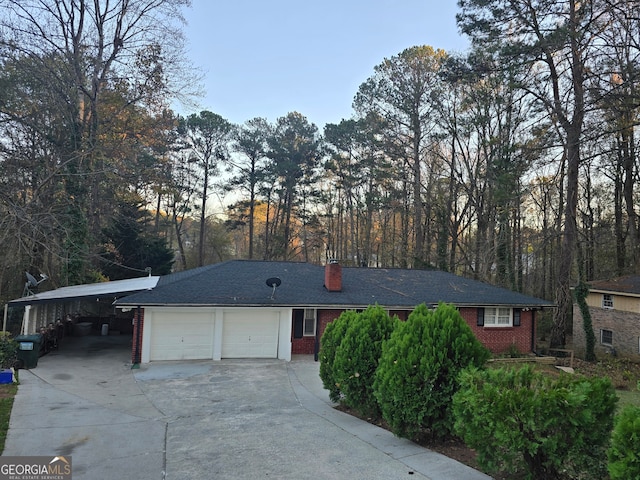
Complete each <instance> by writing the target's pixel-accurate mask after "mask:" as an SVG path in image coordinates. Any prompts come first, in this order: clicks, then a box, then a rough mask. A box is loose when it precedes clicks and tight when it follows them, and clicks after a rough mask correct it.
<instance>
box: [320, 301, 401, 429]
mask: <svg viewBox="0 0 640 480" xmlns="http://www.w3.org/2000/svg"><path fill="white" fill-rule="evenodd" d="M394 325H395V321H394V320H393V319H392V318H391V317H389V314H388V313H387V312H386V311H385V310H384V309H383V308H381V307H379V306H370V307H368V308H367V309H366V310H365V311H363V312H361V313H359V314H358V315H357V316H356V317H355V318H354V319H353V320H352V321H351V322H349V324H348V326H347V329H346V331H345V333H344V338H343V339H342V342H340V345H339V346H338V348H337V349H336V355H335V361H334V365H333V369H334V375H335V378H336V380H337V382H338V385H339V388H340V391H341V392H342V395H343V399H342V401H343V402H344V404H345V405H347V406H349V407H351V408H353V409H354V410H356V411H358V412H360V413H361V414H363V415H368V416H372V417H379V416H380V407H379V406H378V401H377V399H376V397H375V395H374V394H373V381H374V378H375V372H376V369H377V368H378V363H379V361H380V356H381V354H382V344H383V343H384V342H385V341H386V340H387V339H388V338H389V335H391V332H392V331H393V328H394Z"/></svg>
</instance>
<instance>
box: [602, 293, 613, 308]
mask: <svg viewBox="0 0 640 480" xmlns="http://www.w3.org/2000/svg"><path fill="white" fill-rule="evenodd" d="M602 308H613V295H611V294H610V293H605V294H603V295H602Z"/></svg>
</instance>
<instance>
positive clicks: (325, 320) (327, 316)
mask: <svg viewBox="0 0 640 480" xmlns="http://www.w3.org/2000/svg"><path fill="white" fill-rule="evenodd" d="M342 312H343V310H318V322H319V323H318V335H319V337H318V338H322V334H323V333H324V330H325V328H327V325H328V324H329V322H332V321H333V320H335V319H336V318H338V317H339V316H340V314H341V313H342ZM389 313H390V314H391V315H392V316H393V315H397V316H398V317H399V318H400V320H406V319H407V317H408V316H409V314H410V313H411V312H409V311H402V310H397V311H396V310H394V311H391V312H389ZM460 314H461V315H462V318H464V319H465V321H466V322H467V324H468V325H469V327H471V330H472V331H473V333H474V334H475V336H476V337H477V338H478V340H480V342H482V344H483V345H484V346H485V347H487V348H488V349H489V350H490V351H491V353H494V354H501V353H505V352H507V351H509V349H510V348H512V345H514V346H515V347H516V348H517V349H518V350H519V351H520V352H521V353H529V352H531V345H532V342H531V340H532V339H531V335H532V322H533V315H534V312H533V311H531V310H527V311H522V312H521V314H520V326H519V327H478V326H477V325H476V323H477V309H476V308H460ZM292 321H293V319H292ZM314 346H315V339H314V338H313V337H304V338H293V339H292V345H291V353H292V354H294V355H301V354H303V355H304V354H313V353H314Z"/></svg>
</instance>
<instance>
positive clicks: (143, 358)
mask: <svg viewBox="0 0 640 480" xmlns="http://www.w3.org/2000/svg"><path fill="white" fill-rule="evenodd" d="M439 302H445V303H451V304H454V305H455V306H456V307H457V308H458V309H459V311H460V313H461V315H462V317H463V318H464V319H465V320H466V321H467V323H468V324H469V326H470V327H471V329H472V330H473V332H474V333H475V335H476V336H477V337H478V339H479V340H480V341H481V342H482V343H483V344H484V345H486V346H487V347H488V348H489V349H490V350H491V351H492V352H494V353H501V352H504V351H507V350H509V349H510V348H513V347H515V348H517V349H518V350H520V351H521V352H530V351H532V350H534V349H535V314H536V311H538V310H540V309H542V308H546V307H553V306H554V305H553V304H552V303H550V302H547V301H544V300H541V299H538V298H534V297H530V296H527V295H523V294H520V293H516V292H512V291H510V290H507V289H503V288H498V287H495V286H491V285H488V284H486V283H483V282H479V281H475V280H470V279H467V278H463V277H460V276H457V275H453V274H450V273H446V272H440V271H433V270H403V269H373V268H343V267H342V266H341V265H339V264H338V263H333V262H332V263H328V264H327V265H326V266H325V267H322V266H319V265H312V264H308V263H298V262H268V261H252V260H232V261H228V262H223V263H218V264H213V265H207V266H204V267H200V268H197V269H193V270H188V271H184V272H177V273H174V274H171V275H167V276H163V277H160V279H159V281H158V284H157V285H156V286H155V287H154V288H152V289H149V290H146V291H142V292H139V293H136V294H133V295H130V296H127V297H124V298H120V299H118V300H117V301H116V302H115V304H116V307H117V308H119V309H124V310H130V311H133V312H134V319H135V321H134V322H135V323H134V332H133V351H132V361H133V363H147V362H152V361H156V360H182V359H194V360H195V359H213V360H219V359H222V358H279V359H284V360H290V359H291V355H292V354H313V353H315V352H317V349H318V347H319V341H320V338H321V337H322V334H323V332H324V329H325V328H326V326H327V324H328V323H329V322H331V321H332V320H334V319H336V318H337V317H338V316H339V315H340V314H341V313H342V312H343V311H345V310H361V309H365V308H367V306H369V305H374V304H378V305H380V306H382V307H383V308H385V309H386V310H388V311H389V313H390V314H391V315H397V316H398V317H399V318H400V319H403V320H405V319H406V318H407V317H408V315H409V314H410V313H411V311H412V310H413V309H414V308H415V306H416V305H418V304H421V303H426V304H427V305H429V306H436V305H437V304H438V303H439Z"/></svg>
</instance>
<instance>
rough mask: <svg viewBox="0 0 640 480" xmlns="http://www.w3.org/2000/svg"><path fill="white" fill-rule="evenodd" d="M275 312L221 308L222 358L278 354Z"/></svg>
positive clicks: (278, 321)
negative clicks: (222, 309)
mask: <svg viewBox="0 0 640 480" xmlns="http://www.w3.org/2000/svg"><path fill="white" fill-rule="evenodd" d="M279 327H280V315H279V313H278V312H264V311H262V312H246V311H245V312H225V314H224V325H223V327H222V358H278V333H279Z"/></svg>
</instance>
